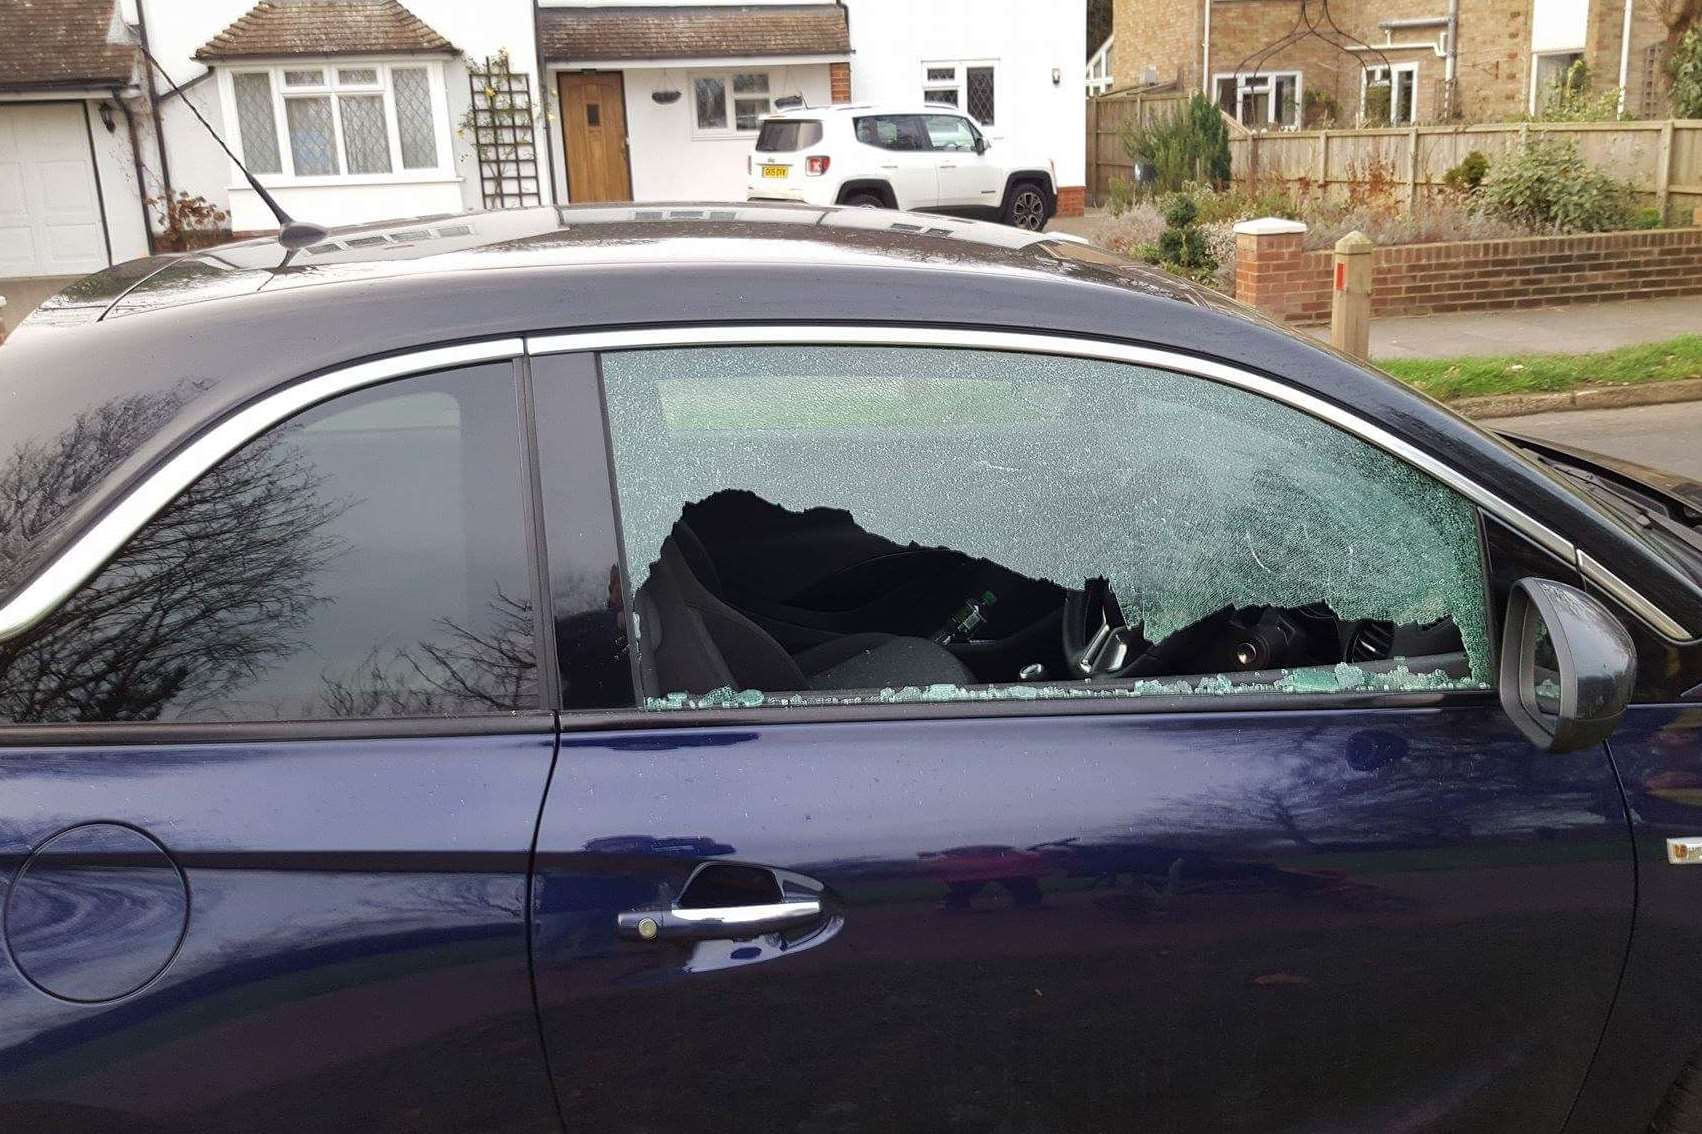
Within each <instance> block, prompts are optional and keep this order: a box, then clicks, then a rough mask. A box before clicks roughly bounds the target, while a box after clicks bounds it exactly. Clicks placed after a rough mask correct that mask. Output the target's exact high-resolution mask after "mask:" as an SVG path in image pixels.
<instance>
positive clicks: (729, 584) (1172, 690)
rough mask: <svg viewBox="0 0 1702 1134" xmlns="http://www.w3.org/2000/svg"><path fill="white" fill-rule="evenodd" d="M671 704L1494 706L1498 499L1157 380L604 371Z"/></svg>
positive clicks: (717, 358)
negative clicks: (1408, 700)
mask: <svg viewBox="0 0 1702 1134" xmlns="http://www.w3.org/2000/svg"><path fill="white" fill-rule="evenodd" d="M603 369H604V382H605V389H606V396H607V399H608V406H609V419H610V430H611V434H612V438H613V442H614V453H615V462H616V472H617V486H618V493H619V502H620V507H621V522H622V525H623V528H624V536H625V546H626V549H627V556H628V559H629V561H630V563H631V566H632V576H633V578H632V587H633V591H634V594H633V602H632V604H631V607H630V609H631V610H632V611H633V620H634V623H635V625H634V631H635V636H634V640H635V642H636V643H637V650H638V657H639V666H640V674H641V677H642V679H643V682H644V685H645V694H646V703H647V704H648V705H650V706H651V707H653V708H659V709H665V708H680V707H690V708H703V707H715V706H720V705H727V706H747V707H749V706H756V705H771V704H807V703H821V702H822V701H824V700H825V701H830V702H836V703H844V702H848V701H856V702H864V701H905V700H913V701H920V700H931V701H937V700H987V699H1027V698H1039V697H1075V696H1102V695H1103V696H1120V697H1128V696H1143V695H1152V694H1201V693H1206V694H1216V693H1223V694H1229V693H1239V692H1260V693H1272V692H1302V693H1304V692H1340V691H1353V690H1393V689H1440V688H1465V687H1469V688H1481V687H1483V686H1484V684H1485V682H1486V680H1487V678H1488V675H1489V674H1490V672H1491V655H1490V648H1489V640H1488V633H1487V628H1486V621H1485V595H1484V589H1483V578H1482V568H1481V552H1480V548H1479V540H1478V528H1477V517H1476V513H1475V510H1474V509H1473V507H1472V506H1471V504H1470V503H1468V502H1467V501H1466V500H1464V499H1463V498H1461V497H1460V496H1458V495H1457V494H1455V493H1454V492H1453V491H1451V490H1450V489H1448V488H1447V487H1445V486H1443V485H1442V484H1440V483H1439V482H1437V481H1435V480H1433V479H1431V478H1430V477H1428V476H1426V475H1425V474H1423V473H1421V472H1418V471H1417V470H1415V469H1413V468H1411V467H1409V466H1407V465H1405V464H1404V463H1402V462H1401V461H1399V460H1397V459H1396V458H1394V457H1392V456H1390V455H1388V454H1387V453H1384V452H1382V451H1381V450H1378V449H1376V448H1373V447H1372V446H1370V445H1368V444H1366V443H1365V442H1362V441H1360V440H1359V439H1357V438H1355V437H1353V436H1351V435H1349V434H1347V433H1344V432H1342V431H1340V430H1337V429H1335V428H1334V427H1332V426H1330V425H1327V424H1325V423H1323V422H1321V421H1318V420H1316V419H1314V418H1311V417H1309V416H1307V415H1305V414H1303V413H1301V412H1299V411H1297V410H1295V409H1293V408H1291V407H1289V406H1286V405H1283V404H1281V403H1278V402H1275V401H1271V400H1269V399H1266V398H1263V397H1260V396H1259V395H1256V394H1253V393H1250V392H1248V391H1245V390H1241V389H1238V388H1235V387H1231V386H1227V385H1222V384H1218V383H1214V382H1210V381H1206V380H1203V379H1199V378H1194V377H1188V376H1184V375H1179V374H1175V373H1171V372H1168V371H1162V370H1156V369H1151V368H1146V367H1138V366H1130V365H1126V364H1121V363H1111V362H1097V361H1089V360H1082V359H1074V358H1062V357H1053V356H1046V355H1031V354H1014V353H1003V352H994V351H977V350H956V349H915V348H906V347H866V348H865V347H826V346H824V347H740V348H685V349H669V350H655V351H632V352H621V353H614V354H609V355H607V356H605V359H604V367H603Z"/></svg>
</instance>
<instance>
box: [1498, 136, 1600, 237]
mask: <svg viewBox="0 0 1702 1134" xmlns="http://www.w3.org/2000/svg"><path fill="white" fill-rule="evenodd" d="M1477 200H1478V202H1479V205H1480V207H1481V208H1482V209H1483V211H1484V212H1485V213H1486V214H1488V215H1489V216H1492V217H1498V218H1500V219H1502V220H1508V221H1513V222H1515V223H1517V224H1524V225H1527V226H1529V227H1530V228H1532V229H1536V230H1539V231H1548V232H1605V231H1608V230H1610V229H1616V228H1624V227H1625V226H1626V224H1627V223H1628V222H1629V221H1630V220H1631V190H1630V187H1629V186H1627V185H1624V184H1622V183H1621V182H1618V181H1615V180H1614V179H1613V178H1612V177H1609V176H1608V175H1607V174H1605V173H1603V172H1601V171H1600V170H1598V169H1596V168H1595V167H1593V166H1591V165H1590V164H1589V163H1588V162H1586V161H1585V160H1584V159H1583V157H1581V156H1580V155H1579V153H1578V147H1577V146H1576V145H1575V144H1573V143H1572V142H1556V141H1548V140H1541V139H1539V140H1535V141H1532V142H1529V143H1528V144H1526V145H1525V146H1523V147H1522V148H1521V149H1520V150H1518V152H1516V153H1514V154H1511V155H1509V156H1508V157H1507V158H1505V159H1503V160H1502V161H1500V162H1497V163H1496V165H1495V167H1494V168H1493V169H1491V170H1490V172H1489V175H1488V176H1487V177H1485V178H1484V180H1483V185H1482V187H1481V188H1480V189H1479V190H1478V195H1477Z"/></svg>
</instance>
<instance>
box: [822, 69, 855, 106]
mask: <svg viewBox="0 0 1702 1134" xmlns="http://www.w3.org/2000/svg"><path fill="white" fill-rule="evenodd" d="M827 88H828V98H829V99H830V100H831V101H833V102H836V103H838V102H850V101H851V64H849V63H829V64H828V65H827Z"/></svg>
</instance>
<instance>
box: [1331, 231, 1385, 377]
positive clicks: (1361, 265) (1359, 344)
mask: <svg viewBox="0 0 1702 1134" xmlns="http://www.w3.org/2000/svg"><path fill="white" fill-rule="evenodd" d="M1375 247H1376V245H1375V244H1373V243H1372V240H1371V238H1370V237H1369V236H1366V235H1365V234H1364V233H1363V232H1359V231H1358V230H1355V231H1353V232H1350V233H1348V234H1347V235H1346V236H1344V237H1342V238H1341V239H1340V240H1338V241H1336V264H1335V269H1336V274H1335V291H1334V293H1333V295H1332V296H1331V300H1330V345H1331V346H1333V347H1335V348H1336V349H1337V350H1339V351H1342V352H1343V353H1344V354H1349V355H1352V356H1353V357H1354V358H1357V359H1360V360H1361V361H1366V362H1368V361H1370V359H1371V250H1372V249H1373V248H1375Z"/></svg>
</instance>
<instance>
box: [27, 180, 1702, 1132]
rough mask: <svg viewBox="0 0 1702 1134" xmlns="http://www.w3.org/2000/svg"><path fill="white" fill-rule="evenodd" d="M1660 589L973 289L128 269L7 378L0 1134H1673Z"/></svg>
mask: <svg viewBox="0 0 1702 1134" xmlns="http://www.w3.org/2000/svg"><path fill="white" fill-rule="evenodd" d="M1699 527H1702V485H1697V484H1694V483H1689V482H1685V481H1682V480H1679V479H1677V478H1672V477H1666V476H1662V475H1661V474H1656V473H1652V472H1649V471H1648V470H1640V469H1637V468H1634V467H1631V466H1626V465H1623V464H1620V463H1615V462H1611V461H1607V460H1605V459H1601V458H1595V457H1592V456H1590V455H1587V454H1581V453H1575V452H1569V451H1563V450H1559V449H1555V448H1552V447H1545V446H1543V445H1540V444H1538V443H1536V442H1529V441H1523V440H1518V439H1512V440H1509V439H1506V438H1501V437H1497V436H1493V435H1490V434H1487V433H1485V432H1482V431H1480V430H1479V429H1477V428H1475V427H1473V426H1472V425H1470V424H1468V423H1467V422H1465V421H1463V420H1461V419H1460V418H1458V417H1456V416H1454V415H1453V414H1451V413H1449V412H1448V411H1447V410H1444V409H1442V408H1441V407H1439V406H1438V405H1436V404H1435V403H1433V402H1431V401H1429V400H1427V399H1425V398H1424V397H1422V396H1420V395H1418V394H1416V393H1414V392H1413V391H1411V390H1409V389H1407V388H1405V387H1403V386H1401V385H1399V384H1398V383H1396V382H1394V381H1392V380H1390V379H1388V378H1386V377H1385V376H1383V375H1381V374H1379V373H1376V372H1374V371H1371V370H1367V369H1365V368H1363V367H1360V366H1358V365H1356V364H1354V363H1353V362H1351V361H1349V360H1347V359H1344V358H1342V357H1340V356H1338V355H1335V354H1333V353H1331V352H1329V351H1328V350H1326V349H1324V348H1322V347H1320V346H1318V345H1317V344H1315V343H1313V342H1311V341H1309V340H1306V339H1302V338H1298V337H1296V336H1293V335H1291V334H1289V333H1287V332H1286V331H1284V330H1282V329H1280V328H1278V327H1275V326H1271V325H1269V324H1266V323H1264V322H1262V321H1260V320H1258V319H1257V318H1256V317H1254V316H1251V315H1249V314H1248V313H1247V312H1245V311H1243V310H1241V309H1239V308H1237V307H1235V306H1234V305H1232V304H1228V303H1226V302H1225V301H1223V300H1221V299H1219V298H1218V297H1216V296H1214V295H1212V294H1211V293H1209V292H1205V291H1202V290H1199V289H1196V288H1194V287H1192V286H1190V285H1187V284H1184V283H1181V282H1179V281H1177V280H1175V279H1172V278H1170V277H1168V276H1165V275H1162V274H1159V273H1155V272H1152V271H1149V270H1146V269H1143V268H1138V267H1134V266H1131V265H1128V264H1126V263H1124V262H1122V261H1119V260H1116V259H1115V258H1113V257H1110V256H1107V255H1106V254H1104V253H1101V252H1099V251H1096V250H1095V249H1093V248H1091V247H1088V246H1085V245H1082V244H1080V243H1077V242H1073V241H1068V240H1065V239H1060V238H1054V237H1048V236H1044V235H1039V234H1034V233H1023V232H1017V231H1013V230H1008V229H1000V228H996V227H991V226H984V225H980V224H976V223H973V222H963V221H954V220H951V219H945V220H941V219H940V218H930V219H929V220H928V221H927V228H926V231H925V232H919V231H918V229H917V226H916V225H914V224H911V223H909V222H908V221H907V219H906V218H904V217H902V216H898V215H895V214H891V213H885V212H881V211H877V210H858V209H849V210H839V209H833V208H821V209H817V208H786V207H762V206H713V207H666V206H658V207H639V208H631V207H623V208H620V209H601V210H599V209H530V210H519V211H513V212H504V213H490V214H476V215H472V216H465V217H454V218H440V219H435V220H433V219H428V220H422V221H418V222H414V223H410V224H406V225H392V226H374V227H366V228H360V229H349V230H339V231H336V232H333V233H332V234H331V235H330V236H328V237H327V238H325V239H324V240H323V241H321V242H319V243H316V244H314V245H312V246H310V247H306V248H303V249H299V250H293V251H292V250H287V249H285V248H283V247H281V246H280V245H279V244H277V243H274V242H271V241H254V242H249V243H245V244H235V245H231V246H228V247H223V248H217V249H212V250H209V251H205V252H201V253H197V254H193V255H187V256H180V257H159V258H154V259H149V260H143V261H138V262H135V263H131V264H126V265H121V266H119V267H117V268H114V269H112V270H110V271H107V272H104V273H101V274H100V275H96V276H92V277H89V278H88V279H85V280H82V281H80V282H78V283H75V284H73V285H71V286H70V287H69V288H68V289H66V290H65V291H64V292H62V293H61V294H60V295H59V296H57V297H56V298H54V299H53V300H51V301H49V302H48V303H47V304H46V305H44V306H43V307H42V308H41V309H39V310H38V311H37V312H36V313H35V314H33V315H32V316H31V318H30V319H29V320H28V321H27V322H26V324H25V326H24V328H23V329H22V330H21V331H20V332H19V333H18V334H17V335H16V336H15V337H14V338H13V339H12V340H11V341H9V342H7V343H6V344H5V345H4V347H3V348H0V911H3V937H4V948H3V949H0V1130H4V1131H13V1130H16V1131H58V1130H64V1131H94V1130H112V1131H223V1130H231V1131H244V1132H259V1131H291V1132H297V1131H320V1130H344V1129H346V1130H361V1131H483V1130H505V1131H506V1130H515V1131H558V1130H561V1129H563V1128H566V1129H571V1130H576V1131H578V1130H585V1131H631V1132H635V1134H636V1132H647V1131H668V1132H669V1134H678V1132H682V1131H717V1132H719V1131H787V1132H797V1134H838V1132H848V1131H889V1130H916V1131H929V1132H942V1131H988V1132H1010V1134H1029V1132H1035V1134H1038V1132H1052V1131H1083V1132H1090V1131H1126V1130H1141V1131H1179V1130H1198V1131H1213V1132H1221V1131H1304V1132H1318V1134H1324V1132H1336V1131H1362V1130H1365V1131H1403V1132H1404V1131H1449V1132H1452V1131H1494V1132H1498V1134H1500V1132H1508V1131H1543V1132H1558V1131H1562V1130H1565V1131H1575V1132H1586V1134H1587V1132H1595V1131H1628V1132H1631V1131H1637V1132H1640V1131H1644V1130H1646V1129H1649V1128H1650V1124H1651V1122H1654V1123H1657V1128H1658V1129H1660V1130H1663V1131H1672V1132H1680V1131H1689V1132H1693V1134H1694V1132H1698V1131H1702V1103H1699V1101H1698V1100H1699V1098H1702V1071H1698V1070H1697V1067H1698V1063H1697V1052H1698V1049H1699V1048H1702V868H1699V869H1695V870H1691V869H1690V868H1689V867H1690V865H1691V864H1692V863H1693V862H1702V644H1699V643H1698V636H1699V634H1702V535H1699V530H1698V529H1699Z"/></svg>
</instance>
